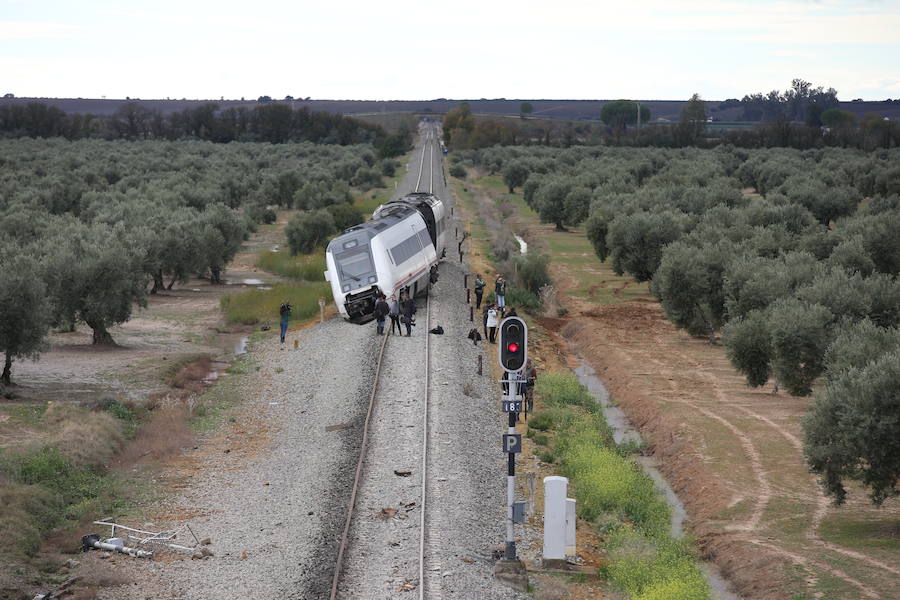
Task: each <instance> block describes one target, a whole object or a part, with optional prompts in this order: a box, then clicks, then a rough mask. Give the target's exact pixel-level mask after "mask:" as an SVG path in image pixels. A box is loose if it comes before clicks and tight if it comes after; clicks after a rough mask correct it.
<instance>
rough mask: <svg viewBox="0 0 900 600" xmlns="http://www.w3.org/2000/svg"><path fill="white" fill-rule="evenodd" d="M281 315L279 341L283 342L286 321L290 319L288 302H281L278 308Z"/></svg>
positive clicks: (286, 328)
mask: <svg viewBox="0 0 900 600" xmlns="http://www.w3.org/2000/svg"><path fill="white" fill-rule="evenodd" d="M278 313H279V315H280V316H281V343H282V344H283V343H284V336H285V335H287V330H288V321H289V320H290V319H291V305H290V303H289V302H283V303H282V304H281V308H279V309H278Z"/></svg>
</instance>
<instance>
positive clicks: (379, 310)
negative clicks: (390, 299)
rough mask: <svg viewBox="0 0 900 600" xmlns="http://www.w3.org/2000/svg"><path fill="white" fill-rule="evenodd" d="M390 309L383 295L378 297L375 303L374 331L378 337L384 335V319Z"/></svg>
mask: <svg viewBox="0 0 900 600" xmlns="http://www.w3.org/2000/svg"><path fill="white" fill-rule="evenodd" d="M390 310H391V309H390V307H389V306H388V303H387V302H386V301H385V299H384V295H380V296H378V300H376V301H375V311H374V313H375V331H376V333H377V334H378V335H384V319H385V317H387V315H388V313H389V312H390Z"/></svg>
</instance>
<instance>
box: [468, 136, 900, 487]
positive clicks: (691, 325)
mask: <svg viewBox="0 0 900 600" xmlns="http://www.w3.org/2000/svg"><path fill="white" fill-rule="evenodd" d="M455 155H456V157H455V159H456V160H457V161H458V162H459V163H460V164H462V165H464V166H469V167H476V168H478V169H479V170H481V171H482V172H487V173H490V174H498V175H499V174H501V173H508V172H510V171H511V170H513V167H512V165H518V166H517V167H516V170H517V171H521V168H524V169H525V170H527V172H528V177H527V179H526V180H525V183H524V184H522V187H521V189H522V194H523V197H524V200H525V202H526V203H527V204H528V205H529V206H530V207H531V208H532V209H534V210H535V212H537V213H538V215H539V216H540V219H541V220H542V221H543V222H546V223H551V224H554V225H555V227H556V228H558V229H565V228H567V227H571V226H575V225H580V224H583V225H584V226H585V230H586V232H587V236H588V238H589V239H590V241H591V243H592V245H593V246H594V249H595V252H596V254H597V257H598V259H600V260H601V261H609V262H610V264H611V266H612V269H613V271H615V273H616V274H618V275H624V274H627V275H630V276H631V277H633V278H634V279H635V280H636V281H639V282H642V281H646V282H649V283H650V286H651V290H652V292H653V293H654V294H655V295H656V297H657V298H658V299H659V301H660V303H661V305H662V307H663V309H664V310H665V313H666V315H667V316H668V318H669V319H670V320H671V321H672V323H674V324H675V325H676V326H677V327H679V328H681V329H684V330H685V331H687V332H688V333H689V334H691V335H694V336H700V337H704V338H706V339H708V340H709V341H710V342H711V343H719V342H720V341H721V342H724V345H725V349H726V352H727V354H728V357H729V359H730V360H731V362H732V364H733V365H734V366H735V368H736V369H737V370H738V371H740V372H741V373H742V374H743V375H745V377H746V380H747V383H748V385H751V386H762V385H766V384H767V383H774V384H775V385H776V386H777V387H778V388H782V389H785V390H787V391H788V392H790V393H791V394H795V395H800V396H806V395H810V394H813V393H814V392H815V400H814V402H813V404H812V408H811V413H810V417H809V418H808V419H806V421H805V424H804V430H805V436H806V444H805V447H806V456H807V460H808V463H809V467H810V468H811V470H812V471H813V472H814V473H816V474H818V475H820V477H821V480H822V482H823V483H824V488H825V491H826V492H827V493H828V494H829V495H830V496H831V497H832V498H833V499H834V500H835V501H836V502H838V503H841V502H843V501H844V498H845V490H844V487H843V484H842V482H843V481H844V480H846V479H855V480H858V481H861V482H862V483H863V484H864V485H865V486H866V487H867V488H868V489H869V491H870V498H871V500H872V501H873V502H874V503H875V504H880V503H882V502H884V500H886V499H888V498H891V497H893V496H896V495H897V494H898V488H897V482H898V479H900V445H898V444H897V440H898V439H900V405H897V403H896V402H893V403H892V402H883V401H880V400H878V395H879V393H881V392H880V391H879V390H881V391H884V390H888V389H894V390H896V389H900V378H898V377H897V373H896V372H895V371H894V370H892V369H887V370H884V369H882V370H880V371H879V372H878V377H874V375H875V373H874V371H872V369H873V368H874V367H872V366H871V365H874V364H878V365H882V364H887V362H888V361H890V360H891V359H892V358H893V357H895V356H896V353H897V352H898V351H900V345H898V342H897V337H896V331H897V328H898V327H900V279H898V276H900V235H898V234H897V232H900V167H898V166H897V165H898V164H900V149H898V148H892V149H890V150H882V151H878V152H863V151H859V150H851V149H843V148H825V149H817V150H806V151H800V150H793V149H787V148H768V149H763V150H746V149H739V148H735V147H731V146H719V147H717V148H715V149H711V150H705V149H698V148H683V149H659V148H619V147H572V148H564V149H563V148H546V147H537V146H528V147H523V146H518V147H512V146H507V147H500V146H498V147H493V148H487V149H483V150H468V151H461V152H456V153H455ZM482 204H486V203H482ZM861 331H865V332H870V333H871V332H877V335H875V336H874V339H878V340H883V343H874V342H872V343H865V342H864V339H865V336H864V335H862V334H861V333H859V332H861ZM842 340H853V344H854V346H853V353H854V354H853V358H854V360H853V362H852V364H853V365H854V367H855V368H853V369H846V368H844V367H842V366H840V365H839V364H838V363H837V362H836V361H835V360H829V359H828V357H829V356H832V357H834V356H839V353H840V349H839V346H840V345H841V344H842V343H844V342H843V341H842ZM875 386H880V387H878V388H877V389H876V388H875ZM863 423H873V424H874V423H877V424H878V425H877V426H873V427H872V429H871V430H870V431H866V432H865V433H863V430H864V429H865V427H864V426H863V425H862V424H863Z"/></svg>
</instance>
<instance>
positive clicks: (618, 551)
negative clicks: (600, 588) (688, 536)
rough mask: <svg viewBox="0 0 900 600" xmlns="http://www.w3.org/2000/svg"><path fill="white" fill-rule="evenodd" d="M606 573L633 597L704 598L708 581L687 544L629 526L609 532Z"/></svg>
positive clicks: (653, 599) (655, 599) (651, 599)
mask: <svg viewBox="0 0 900 600" xmlns="http://www.w3.org/2000/svg"><path fill="white" fill-rule="evenodd" d="M607 552H608V556H609V563H608V564H607V565H606V566H605V569H604V570H605V573H606V575H607V577H608V578H609V580H610V581H612V582H613V583H614V584H615V585H616V586H617V587H619V588H620V589H622V591H624V592H625V593H627V594H628V596H629V598H631V599H632V600H707V599H708V598H709V595H710V590H709V585H708V584H707V583H706V580H705V579H704V578H703V573H702V572H701V571H700V569H699V568H698V567H697V564H696V559H695V557H694V556H693V554H692V553H691V551H690V548H689V547H688V546H687V545H686V544H684V543H682V542H679V541H676V540H672V539H665V540H653V539H648V538H646V537H644V536H643V535H641V534H640V533H639V532H637V531H635V530H633V529H631V528H630V527H627V526H626V527H622V528H620V529H619V530H618V531H616V532H615V533H613V535H612V536H610V539H609V543H608V545H607Z"/></svg>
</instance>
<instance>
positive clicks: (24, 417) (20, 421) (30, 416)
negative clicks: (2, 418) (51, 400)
mask: <svg viewBox="0 0 900 600" xmlns="http://www.w3.org/2000/svg"><path fill="white" fill-rule="evenodd" d="M46 410H47V405H46V404H44V403H41V404H25V405H19V406H0V414H4V415H7V416H9V421H8V422H7V425H9V424H11V423H12V422H15V424H16V425H18V426H23V427H33V428H41V427H42V426H43V417H44V412H45V411H46Z"/></svg>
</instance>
